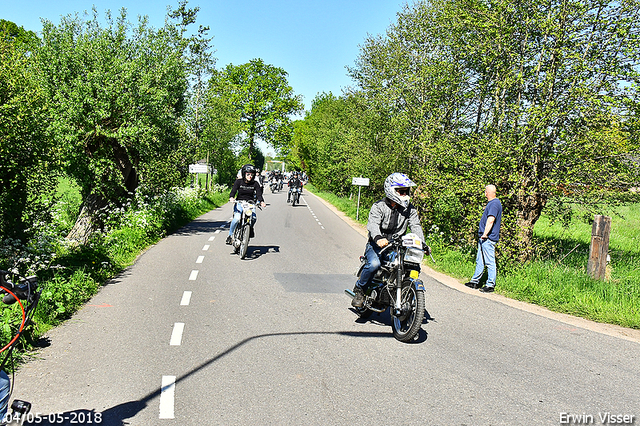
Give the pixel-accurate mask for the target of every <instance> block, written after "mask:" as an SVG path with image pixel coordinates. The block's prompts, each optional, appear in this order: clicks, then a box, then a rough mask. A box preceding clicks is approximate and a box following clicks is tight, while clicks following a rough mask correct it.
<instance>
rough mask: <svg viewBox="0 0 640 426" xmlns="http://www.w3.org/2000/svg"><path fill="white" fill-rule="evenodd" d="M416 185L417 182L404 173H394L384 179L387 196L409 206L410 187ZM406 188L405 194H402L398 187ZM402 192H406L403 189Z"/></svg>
mask: <svg viewBox="0 0 640 426" xmlns="http://www.w3.org/2000/svg"><path fill="white" fill-rule="evenodd" d="M412 186H416V184H415V183H413V181H412V180H411V179H409V177H408V176H407V175H405V174H404V173H392V174H390V175H389V176H387V178H386V179H385V180H384V194H385V195H386V196H387V198H388V199H389V200H391V201H393V202H394V203H396V204H400V205H401V206H402V207H404V208H407V206H408V205H409V200H410V196H409V188H411V187H412ZM400 188H406V193H405V194H400V193H399V192H398V189H400ZM400 191H401V192H405V191H403V190H402V189H401V190H400Z"/></svg>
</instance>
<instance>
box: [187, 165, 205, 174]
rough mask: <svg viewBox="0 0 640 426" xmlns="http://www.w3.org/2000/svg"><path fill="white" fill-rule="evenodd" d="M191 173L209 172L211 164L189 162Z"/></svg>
mask: <svg viewBox="0 0 640 426" xmlns="http://www.w3.org/2000/svg"><path fill="white" fill-rule="evenodd" d="M189 173H209V166H207V165H206V164H189Z"/></svg>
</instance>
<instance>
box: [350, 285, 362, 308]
mask: <svg viewBox="0 0 640 426" xmlns="http://www.w3.org/2000/svg"><path fill="white" fill-rule="evenodd" d="M353 292H354V293H355V294H356V296H355V297H354V298H353V300H352V301H351V306H353V307H354V308H362V305H364V291H363V290H362V287H360V286H359V285H357V284H356V286H355V287H353Z"/></svg>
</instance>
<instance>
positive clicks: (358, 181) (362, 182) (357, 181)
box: [351, 177, 369, 186]
mask: <svg viewBox="0 0 640 426" xmlns="http://www.w3.org/2000/svg"><path fill="white" fill-rule="evenodd" d="M351 185H358V186H369V178H363V177H354V178H352V179H351Z"/></svg>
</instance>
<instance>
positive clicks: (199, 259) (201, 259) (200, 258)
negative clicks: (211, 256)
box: [196, 256, 204, 263]
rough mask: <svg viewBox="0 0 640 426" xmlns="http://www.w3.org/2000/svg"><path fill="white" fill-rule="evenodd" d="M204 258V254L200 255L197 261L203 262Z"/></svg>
mask: <svg viewBox="0 0 640 426" xmlns="http://www.w3.org/2000/svg"><path fill="white" fill-rule="evenodd" d="M203 260H204V256H198V258H197V259H196V263H202V261H203Z"/></svg>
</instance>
